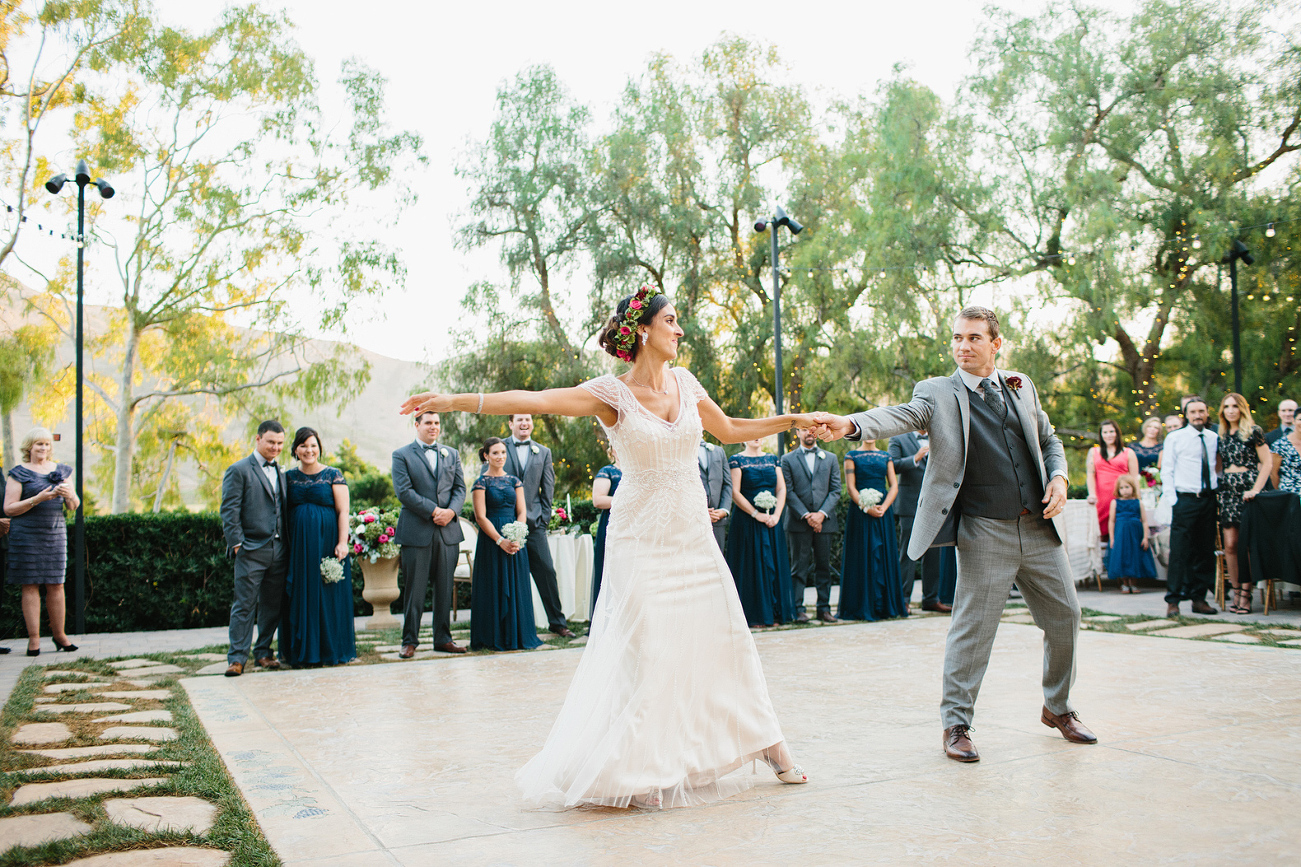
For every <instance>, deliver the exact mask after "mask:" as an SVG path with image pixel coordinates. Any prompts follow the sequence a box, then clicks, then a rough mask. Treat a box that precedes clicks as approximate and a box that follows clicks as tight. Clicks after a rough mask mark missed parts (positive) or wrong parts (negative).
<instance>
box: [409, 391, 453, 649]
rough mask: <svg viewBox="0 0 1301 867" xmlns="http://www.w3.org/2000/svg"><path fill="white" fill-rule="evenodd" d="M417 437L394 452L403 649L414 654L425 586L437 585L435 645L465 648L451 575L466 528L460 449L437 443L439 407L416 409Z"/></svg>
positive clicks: (439, 430)
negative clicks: (456, 625) (457, 636)
mask: <svg viewBox="0 0 1301 867" xmlns="http://www.w3.org/2000/svg"><path fill="white" fill-rule="evenodd" d="M415 424H416V438H415V441H414V442H412V443H409V444H407V445H405V446H403V447H402V448H400V449H398V450H397V451H395V452H393V490H394V491H395V492H396V493H397V497H398V500H399V501H400V502H401V503H402V512H401V514H399V515H398V526H397V535H396V536H395V538H394V541H395V542H397V543H398V545H400V546H401V548H402V576H403V579H404V582H405V585H406V586H405V587H403V590H404V592H405V593H406V605H405V607H404V610H403V612H402V649H401V650H400V651H398V656H399V657H401V658H402V659H411V658H412V657H414V656H415V655H416V647H417V646H418V645H419V636H420V618H421V615H422V614H423V613H424V610H425V592H426V591H427V590H428V588H429V586H430V584H432V585H433V587H434V624H433V644H434V650H439V651H442V652H443V653H465V648H464V647H461V646H460V645H459V644H457V643H456V642H454V641H452V592H453V586H452V576H453V575H455V573H456V560H457V558H458V557H459V556H460V554H461V542H462V541H463V540H464V539H465V532H464V531H463V530H462V529H461V522H460V514H461V507H462V506H464V505H465V475H464V472H463V471H462V469H461V455H460V454H459V453H458V452H457V451H456V449H453V448H449V447H447V446H442V445H439V444H438V436H439V434H441V433H442V431H443V428H442V420H441V419H440V418H439V416H438V413H436V412H422V413H418V414H417V415H416V419H415Z"/></svg>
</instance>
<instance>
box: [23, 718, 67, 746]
mask: <svg viewBox="0 0 1301 867" xmlns="http://www.w3.org/2000/svg"><path fill="white" fill-rule="evenodd" d="M70 737H72V729H70V728H68V726H67V725H66V724H64V723H61V722H56V723H27V724H26V725H23V726H19V727H18V731H16V732H14V743H16V744H60V743H63V742H64V741H66V740H67V739H68V738H70Z"/></svg>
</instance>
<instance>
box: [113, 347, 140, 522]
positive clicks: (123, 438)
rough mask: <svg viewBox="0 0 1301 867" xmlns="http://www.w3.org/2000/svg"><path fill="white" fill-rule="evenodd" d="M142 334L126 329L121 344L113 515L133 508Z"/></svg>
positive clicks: (114, 453)
mask: <svg viewBox="0 0 1301 867" xmlns="http://www.w3.org/2000/svg"><path fill="white" fill-rule="evenodd" d="M139 344H140V334H139V332H137V331H136V329H135V328H134V327H130V328H128V329H127V338H126V346H124V347H123V348H122V372H121V375H120V377H119V378H118V405H117V442H116V443H115V444H114V446H113V459H114V461H116V465H115V466H114V467H113V507H112V513H113V514H114V515H121V514H123V513H125V512H129V511H131V459H132V457H133V456H134V454H135V430H134V427H135V412H136V408H135V398H134V397H133V391H132V387H133V386H134V380H135V371H136V350H137V349H138V347H139Z"/></svg>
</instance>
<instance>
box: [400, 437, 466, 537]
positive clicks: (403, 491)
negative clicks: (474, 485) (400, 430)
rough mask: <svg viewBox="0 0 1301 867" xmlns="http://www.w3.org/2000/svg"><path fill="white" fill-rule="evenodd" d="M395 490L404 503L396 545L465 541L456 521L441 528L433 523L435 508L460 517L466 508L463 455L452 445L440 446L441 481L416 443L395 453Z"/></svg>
mask: <svg viewBox="0 0 1301 867" xmlns="http://www.w3.org/2000/svg"><path fill="white" fill-rule="evenodd" d="M393 490H394V491H396V492H397V495H398V500H400V501H401V502H402V514H400V515H399V516H398V526H397V530H398V532H397V535H396V536H395V537H394V540H393V541H395V542H397V543H398V544H399V545H414V546H415V547H417V548H423V547H425V546H426V545H431V544H433V541H434V536H435V534H437V536H438V538H439V539H440V540H441V541H442V542H443V544H445V545H457V544H460V542H461V540H462V539H464V538H465V533H463V532H462V531H461V522H460V521H459V520H457V519H456V518H454V519H452V520H451V521H448V522H447V526H445V527H439V526H438V525H437V524H435V523H434V509H451V510H452V511H453V512H455V513H456V516H457V518H460V516H461V507H462V506H464V505H465V473H464V471H463V470H462V469H461V455H460V454H459V453H458V452H457V451H456V449H454V448H452V447H451V446H440V448H439V453H438V478H437V479H435V478H434V472H433V470H431V469H429V461H428V459H426V458H425V450H424V449H422V448H421V447H420V446H418V445H416V444H415V443H414V442H411V443H407V444H406V445H404V446H403V447H402V448H400V449H398V450H396V451H395V452H393Z"/></svg>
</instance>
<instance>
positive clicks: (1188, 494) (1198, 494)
mask: <svg viewBox="0 0 1301 867" xmlns="http://www.w3.org/2000/svg"><path fill="white" fill-rule="evenodd" d="M1176 493H1177V494H1178V495H1179V496H1181V497H1196V498H1198V499H1201V498H1202V497H1213V496H1215V488H1211V489H1210V490H1209V491H1200V492H1197V491H1176Z"/></svg>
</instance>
